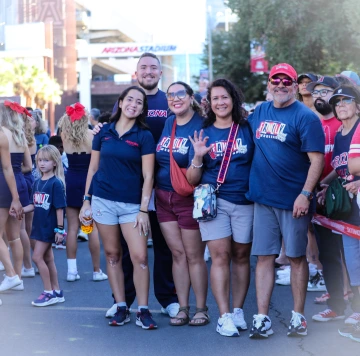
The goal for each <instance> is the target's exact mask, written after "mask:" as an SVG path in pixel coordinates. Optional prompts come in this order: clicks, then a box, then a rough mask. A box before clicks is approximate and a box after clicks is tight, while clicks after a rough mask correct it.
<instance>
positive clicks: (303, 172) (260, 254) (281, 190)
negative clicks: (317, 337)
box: [246, 63, 325, 338]
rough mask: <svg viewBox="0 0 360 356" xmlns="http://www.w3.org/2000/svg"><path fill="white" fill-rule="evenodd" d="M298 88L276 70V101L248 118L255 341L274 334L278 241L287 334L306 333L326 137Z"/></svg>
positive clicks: (292, 75)
mask: <svg viewBox="0 0 360 356" xmlns="http://www.w3.org/2000/svg"><path fill="white" fill-rule="evenodd" d="M297 87H298V84H297V73H296V71H295V69H294V68H293V67H292V66H290V65H289V64H287V63H280V64H277V65H275V66H274V67H273V68H272V69H271V71H270V75H269V82H268V91H269V92H270V93H271V94H272V95H273V97H274V100H273V101H272V102H267V103H263V104H262V105H259V106H258V107H257V108H256V109H255V111H254V113H253V114H252V115H251V116H250V117H249V122H250V125H251V127H252V131H253V134H254V143H255V152H254V158H253V162H252V166H251V171H250V187H249V192H248V194H247V195H246V197H247V198H248V199H249V200H252V201H254V202H255V210H254V236H253V247H252V254H253V255H255V256H257V258H258V260H257V265H256V295H257V305H258V314H256V315H254V320H253V326H252V329H251V331H250V337H254V338H255V337H260V338H261V337H268V336H269V335H272V334H273V331H272V328H271V320H270V318H269V317H268V311H269V304H270V298H271V294H272V290H273V287H274V263H275V258H276V256H277V255H278V254H279V252H280V248H281V236H282V238H283V239H284V243H285V248H286V254H287V257H288V258H289V260H290V264H291V286H292V293H293V298H294V309H293V311H292V318H291V321H290V325H289V329H288V333H287V334H288V336H293V335H306V334H307V324H306V319H305V317H304V304H305V297H306V289H307V283H308V278H309V270H308V264H307V261H306V246H307V229H308V224H309V222H310V220H311V215H312V213H313V212H314V208H315V199H312V198H313V190H314V188H315V185H316V183H317V181H318V179H319V177H320V175H321V172H322V170H323V167H324V146H325V137H324V132H323V129H322V126H321V123H320V120H319V118H318V117H317V116H316V115H315V114H314V113H313V112H312V111H311V110H310V109H309V108H307V107H306V106H305V105H302V104H301V103H299V102H298V101H297V100H296V99H295V94H296V90H297Z"/></svg>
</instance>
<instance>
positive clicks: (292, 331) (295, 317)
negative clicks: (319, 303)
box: [287, 311, 307, 336]
mask: <svg viewBox="0 0 360 356" xmlns="http://www.w3.org/2000/svg"><path fill="white" fill-rule="evenodd" d="M305 335H307V323H306V319H305V317H304V315H301V314H300V313H297V312H294V311H292V317H291V320H290V325H289V328H288V332H287V336H305Z"/></svg>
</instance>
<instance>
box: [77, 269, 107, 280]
mask: <svg viewBox="0 0 360 356" xmlns="http://www.w3.org/2000/svg"><path fill="white" fill-rule="evenodd" d="M79 278H80V277H79ZM107 279H108V276H107V275H106V274H105V273H104V272H103V271H102V270H100V271H99V272H93V281H95V282H100V281H105V280H107Z"/></svg>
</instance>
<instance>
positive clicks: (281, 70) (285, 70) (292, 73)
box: [269, 63, 298, 82]
mask: <svg viewBox="0 0 360 356" xmlns="http://www.w3.org/2000/svg"><path fill="white" fill-rule="evenodd" d="M276 74H285V75H287V76H289V77H290V78H291V79H292V80H294V81H295V82H296V81H297V77H298V75H297V73H296V70H295V69H294V68H293V67H292V66H291V65H290V64H287V63H279V64H275V65H274V66H273V67H272V68H271V70H270V74H269V78H272V77H273V76H274V75H276Z"/></svg>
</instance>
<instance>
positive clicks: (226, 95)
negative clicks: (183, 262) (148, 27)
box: [187, 79, 254, 336]
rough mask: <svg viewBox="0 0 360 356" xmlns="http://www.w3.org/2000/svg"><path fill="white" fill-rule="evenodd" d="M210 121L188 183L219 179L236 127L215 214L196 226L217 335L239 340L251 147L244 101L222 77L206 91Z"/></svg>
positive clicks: (246, 274)
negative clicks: (207, 259) (207, 266)
mask: <svg viewBox="0 0 360 356" xmlns="http://www.w3.org/2000/svg"><path fill="white" fill-rule="evenodd" d="M207 99H208V101H209V107H208V118H207V119H206V121H205V123H204V127H205V128H204V130H202V131H200V134H199V135H198V134H197V133H195V135H194V139H191V141H192V144H193V145H192V149H191V151H190V159H191V165H189V168H188V170H187V177H188V180H189V182H190V183H192V184H194V185H196V184H198V183H202V184H205V183H210V184H212V185H213V186H214V187H216V186H217V177H218V174H219V170H220V167H221V162H222V159H223V156H224V155H225V152H226V146H227V140H228V137H229V133H230V130H231V128H232V126H233V123H235V124H238V125H239V127H238V131H237V134H236V136H235V140H234V144H233V148H232V152H231V156H230V163H229V166H228V170H227V174H226V177H225V181H224V183H223V184H222V185H221V186H220V188H219V191H218V195H217V216H216V218H215V219H213V220H211V221H207V222H200V231H201V237H202V240H203V241H207V244H208V247H209V250H210V254H211V258H212V266H211V274H210V276H211V288H212V292H213V294H214V296H215V299H216V302H217V304H218V307H219V311H220V318H219V320H218V324H217V327H216V331H217V332H218V333H220V334H221V335H224V336H239V333H238V330H237V328H240V329H243V330H245V329H246V328H247V325H246V322H245V320H244V313H243V310H242V308H243V304H244V301H245V297H246V294H247V290H248V287H249V282H250V249H251V242H252V226H253V216H254V208H253V203H252V202H250V201H249V200H247V199H246V197H245V194H246V193H247V191H248V189H249V174H250V166H251V161H252V157H253V153H254V143H253V138H252V133H251V130H250V126H249V124H248V122H247V120H246V116H247V113H246V111H245V109H244V108H243V107H242V104H243V102H244V97H243V95H242V93H241V92H240V91H238V90H237V89H236V88H235V86H234V85H233V84H232V83H231V82H230V81H228V80H226V79H218V80H215V81H214V82H213V83H212V84H211V85H210V87H209V89H208V94H207ZM231 262H232V278H231V281H232V300H233V306H234V310H233V313H230V304H229V298H230V263H231Z"/></svg>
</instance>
